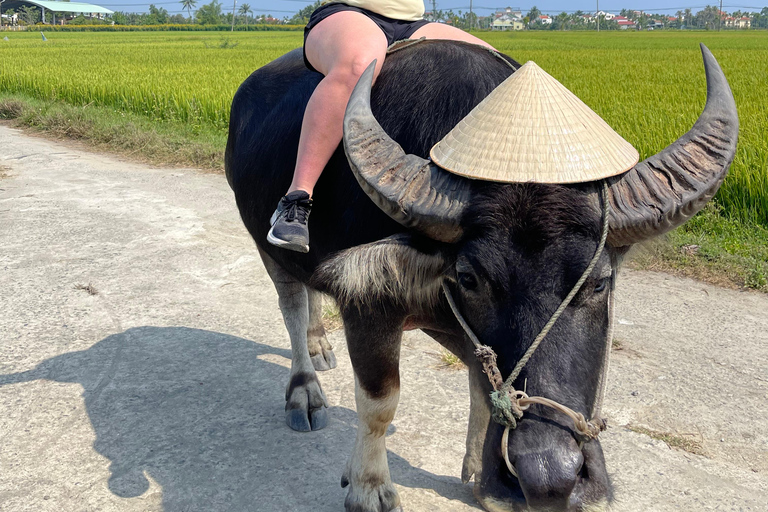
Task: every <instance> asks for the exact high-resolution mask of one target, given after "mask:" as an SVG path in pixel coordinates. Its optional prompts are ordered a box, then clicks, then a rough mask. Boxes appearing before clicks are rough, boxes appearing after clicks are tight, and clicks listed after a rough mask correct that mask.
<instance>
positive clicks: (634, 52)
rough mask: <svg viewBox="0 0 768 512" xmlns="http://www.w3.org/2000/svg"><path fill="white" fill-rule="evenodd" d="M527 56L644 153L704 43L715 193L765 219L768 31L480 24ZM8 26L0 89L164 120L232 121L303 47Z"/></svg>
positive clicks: (686, 94)
mask: <svg viewBox="0 0 768 512" xmlns="http://www.w3.org/2000/svg"><path fill="white" fill-rule="evenodd" d="M477 35H478V36H479V37H481V38H483V39H485V40H487V41H489V42H490V43H491V44H493V45H494V46H495V47H496V48H498V49H499V50H500V51H502V52H504V53H506V54H508V55H510V56H512V57H513V58H515V59H517V60H518V61H520V62H525V61H527V60H534V61H536V62H537V63H538V64H539V65H540V66H541V67H542V68H544V69H545V70H546V71H548V72H549V73H550V74H552V75H553V76H554V77H555V78H557V79H558V80H560V81H561V82H562V83H563V84H565V85H566V86H567V87H568V88H569V89H571V90H572V91H573V92H575V93H576V95H577V96H579V97H580V98H581V99H582V100H584V101H585V102H586V103H587V104H588V105H589V106H590V107H592V108H593V109H594V110H595V111H596V112H598V113H599V114H600V115H601V116H602V117H603V118H604V119H605V120H606V121H607V122H608V123H609V124H610V125H611V126H613V127H614V128H615V129H616V130H617V131H618V132H619V133H620V134H621V135H623V136H624V137H625V138H626V139H627V140H628V141H630V142H631V143H632V144H634V145H635V147H637V148H638V150H639V151H640V154H641V157H645V156H648V155H651V154H653V153H655V152H657V151H658V150H660V149H662V148H663V147H665V146H666V145H667V144H669V143H671V142H672V141H674V140H675V139H676V138H677V137H678V136H679V135H681V134H683V133H684V132H685V131H687V130H688V129H689V128H690V127H691V126H692V125H693V123H694V122H695V120H696V118H697V117H698V115H699V113H700V112H701V109H702V108H703V106H704V102H705V98H706V84H705V80H704V70H703V65H702V60H701V56H700V51H699V46H698V43H699V42H703V43H705V44H706V45H707V46H708V47H709V48H710V49H711V50H712V52H713V53H714V54H715V56H716V57H717V59H718V61H719V62H720V64H721V66H722V67H723V69H724V71H725V73H726V76H727V77H728V79H729V81H730V84H731V87H732V89H733V92H734V96H735V98H736V103H737V106H738V109H739V116H740V121H741V134H740V141H739V149H738V154H737V156H736V159H735V161H734V164H733V166H732V168H731V174H730V175H729V177H728V179H727V181H726V183H725V185H724V186H723V187H722V189H721V190H720V192H719V196H718V199H719V203H720V205H721V206H722V208H723V212H724V213H725V214H726V215H727V216H729V217H734V218H738V219H742V220H746V221H750V222H757V223H759V224H762V225H763V226H768V32H758V31H750V32H738V33H735V32H722V33H714V32H634V33H620V32H608V33H606V32H604V33H601V34H595V33H584V32H560V33H551V32H546V33H545V32H514V33H500V32H497V33H478V34H477ZM47 37H48V41H42V38H41V36H40V34H39V33H37V32H29V33H24V32H21V33H18V32H16V33H8V38H9V40H8V41H2V40H0V93H21V94H25V95H28V96H32V97H35V98H38V99H43V100H59V101H63V102H66V103H70V104H73V105H100V106H104V107H108V108H111V109H114V110H116V111H118V112H128V113H132V114H139V115H142V116H146V117H147V118H149V119H152V120H156V121H158V122H163V121H181V122H184V123H185V124H190V125H193V126H201V127H205V128H206V129H214V130H220V131H222V132H224V131H226V127H227V123H228V117H229V112H228V111H229V105H230V102H231V100H232V96H233V94H234V92H235V91H236V89H237V87H238V85H239V84H240V83H241V82H242V81H243V80H244V79H245V78H246V77H247V76H248V75H249V74H250V73H251V72H252V71H253V70H255V69H257V68H258V67H260V66H262V65H264V64H266V63H267V62H269V61H271V60H273V59H275V58H277V57H279V56H280V55H282V54H283V53H285V52H287V51H289V50H291V49H293V48H297V47H299V46H300V45H301V42H302V33H301V32H299V31H297V32H250V33H243V32H239V33H238V32H236V33H234V34H228V33H227V34H225V35H222V33H195V32H127V33H120V32H91V33H88V32H86V33H50V34H49V35H48V36H47Z"/></svg>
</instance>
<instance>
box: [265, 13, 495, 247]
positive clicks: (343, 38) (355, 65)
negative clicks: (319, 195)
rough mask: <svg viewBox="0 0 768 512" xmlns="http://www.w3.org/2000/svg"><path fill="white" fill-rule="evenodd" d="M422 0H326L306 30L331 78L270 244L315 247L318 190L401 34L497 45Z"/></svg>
mask: <svg viewBox="0 0 768 512" xmlns="http://www.w3.org/2000/svg"><path fill="white" fill-rule="evenodd" d="M423 16H424V3H423V1H422V0H395V1H385V0H343V1H335V0H327V1H326V2H324V3H323V5H321V6H320V7H319V8H318V9H316V10H315V11H314V12H313V13H312V16H311V17H310V19H309V23H307V26H306V28H305V29H304V63H305V64H306V66H307V67H308V68H309V69H311V70H313V71H317V72H319V73H322V74H323V75H325V78H323V79H322V80H321V81H320V83H319V84H318V85H317V88H316V89H315V91H314V93H313V94H312V97H311V98H310V99H309V103H308V104H307V108H306V111H305V112H304V119H303V121H302V125H301V135H300V138H299V147H298V154H297V158H296V166H295V168H294V173H293V181H292V182H291V185H290V187H289V188H288V191H287V192H286V195H285V196H284V197H283V198H282V199H280V202H279V203H278V205H277V209H276V210H275V212H274V214H273V215H272V218H271V219H270V223H271V226H272V227H271V229H270V230H269V233H268V234H267V240H268V241H269V243H271V244H273V245H275V246H278V247H281V248H284V249H289V250H292V251H297V252H305V253H306V252H309V231H308V227H307V222H308V219H309V214H310V210H311V208H312V192H313V189H314V187H315V184H316V183H317V180H318V179H319V178H320V174H321V173H322V172H323V169H324V168H325V166H326V164H327V163H328V161H329V160H330V158H331V156H332V155H333V152H334V151H335V150H336V148H337V147H338V146H339V143H340V142H341V137H342V121H343V118H344V110H345V108H346V105H347V102H348V101H349V97H350V95H351V93H352V89H353V88H354V86H355V84H356V83H357V80H358V79H359V78H360V75H361V74H362V73H363V71H365V68H366V67H367V66H368V65H369V64H370V63H371V62H372V61H373V60H374V59H376V62H377V64H376V68H375V70H374V80H375V78H376V77H377V76H378V74H379V72H380V71H381V67H382V64H383V62H384V57H385V55H386V52H387V47H388V46H389V45H391V44H392V43H394V42H395V41H399V40H402V39H419V38H422V37H423V38H426V39H448V40H454V41H464V42H468V43H474V44H478V45H482V46H486V47H488V48H492V47H491V46H490V45H489V44H488V43H486V42H485V41H482V40H481V39H478V38H477V37H475V36H472V35H470V34H468V33H467V32H464V31H463V30H461V29H458V28H455V27H451V26H449V25H445V24H442V23H432V22H429V21H427V20H425V19H423Z"/></svg>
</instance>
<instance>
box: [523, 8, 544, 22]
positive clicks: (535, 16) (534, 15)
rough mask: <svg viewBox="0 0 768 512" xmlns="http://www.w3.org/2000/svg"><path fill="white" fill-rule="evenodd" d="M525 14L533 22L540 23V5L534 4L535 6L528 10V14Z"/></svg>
mask: <svg viewBox="0 0 768 512" xmlns="http://www.w3.org/2000/svg"><path fill="white" fill-rule="evenodd" d="M525 16H526V17H527V18H528V19H529V20H530V23H531V24H533V23H539V16H541V11H540V10H539V8H538V7H536V6H535V5H534V6H533V7H531V10H530V11H528V14H526V15H525Z"/></svg>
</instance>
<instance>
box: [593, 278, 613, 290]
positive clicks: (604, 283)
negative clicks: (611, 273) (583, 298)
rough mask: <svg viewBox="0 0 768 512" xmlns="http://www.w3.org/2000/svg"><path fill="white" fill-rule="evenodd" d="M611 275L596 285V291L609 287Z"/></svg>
mask: <svg viewBox="0 0 768 512" xmlns="http://www.w3.org/2000/svg"><path fill="white" fill-rule="evenodd" d="M610 279H611V278H610V277H604V278H603V279H601V280H600V281H598V282H597V286H595V293H601V292H604V291H605V289H606V288H608V282H609V281H610Z"/></svg>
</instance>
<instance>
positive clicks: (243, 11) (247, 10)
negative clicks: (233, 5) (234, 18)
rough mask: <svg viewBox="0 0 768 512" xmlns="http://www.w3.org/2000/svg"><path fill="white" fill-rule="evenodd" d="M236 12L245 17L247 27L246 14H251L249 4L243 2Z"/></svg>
mask: <svg viewBox="0 0 768 512" xmlns="http://www.w3.org/2000/svg"><path fill="white" fill-rule="evenodd" d="M237 13H238V14H240V15H241V16H242V17H243V18H245V27H246V28H248V14H249V13H250V14H253V11H252V10H251V6H250V5H248V4H243V5H241V6H240V9H238V10H237Z"/></svg>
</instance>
